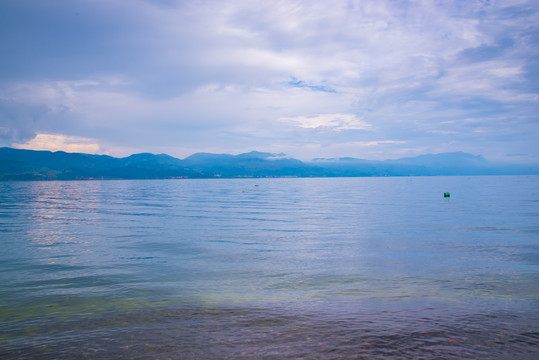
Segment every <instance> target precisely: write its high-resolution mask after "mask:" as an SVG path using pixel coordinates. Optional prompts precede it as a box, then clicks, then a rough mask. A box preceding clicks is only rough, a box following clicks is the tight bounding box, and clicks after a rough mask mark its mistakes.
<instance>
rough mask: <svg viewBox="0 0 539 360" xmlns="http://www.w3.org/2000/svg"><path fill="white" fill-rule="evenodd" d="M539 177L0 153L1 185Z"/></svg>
mask: <svg viewBox="0 0 539 360" xmlns="http://www.w3.org/2000/svg"><path fill="white" fill-rule="evenodd" d="M509 174H515V175H516V174H539V166H538V165H522V164H502V163H494V162H490V161H487V160H486V159H484V158H483V157H482V156H481V155H478V156H476V155H471V154H467V153H463V152H454V153H443V154H429V155H421V156H418V157H413V158H402V159H398V160H385V161H372V160H364V159H357V158H332V159H314V160H312V161H308V162H304V161H300V160H297V159H292V158H287V157H286V156H285V155H284V154H272V153H264V152H258V151H252V152H249V153H244V154H239V155H230V154H209V153H197V154H193V155H191V156H189V157H187V158H185V159H183V160H181V159H177V158H174V157H172V156H169V155H166V154H159V155H154V154H149V153H142V154H134V155H131V156H128V157H125V158H115V157H111V156H108V155H91V154H82V153H66V152H62V151H57V152H51V151H34V150H21V149H12V148H6V147H4V148H0V180H89V179H170V178H242V177H345V176H350V177H355V176H431V175H509Z"/></svg>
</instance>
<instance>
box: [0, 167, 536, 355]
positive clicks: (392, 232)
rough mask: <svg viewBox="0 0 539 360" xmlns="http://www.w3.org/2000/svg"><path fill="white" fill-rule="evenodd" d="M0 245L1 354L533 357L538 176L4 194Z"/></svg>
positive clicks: (94, 186)
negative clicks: (448, 196) (448, 195)
mask: <svg viewBox="0 0 539 360" xmlns="http://www.w3.org/2000/svg"><path fill="white" fill-rule="evenodd" d="M446 191H449V192H451V197H450V198H448V199H447V198H443V193H444V192H446ZM0 239H1V240H0V241H1V244H0V246H1V248H0V283H1V284H2V286H1V287H0V324H1V325H0V357H3V358H20V359H25V358H28V359H30V358H41V359H47V358H50V359H61V358H75V357H77V358H102V359H107V358H167V357H169V358H186V359H190V358H208V359H210V358H212V359H215V358H257V359H259V358H279V359H283V358H302V357H303V358H315V359H316V358H321V359H333V358H335V359H337V358H366V359H367V358H403V357H404V358H449V359H450V358H455V359H457V358H511V359H532V358H536V356H537V355H538V354H539V177H537V176H478V177H418V178H413V177H410V178H319V179H316V178H312V179H311V178H308V179H231V180H224V179H219V180H153V181H81V182H79V181H71V182H4V183H0Z"/></svg>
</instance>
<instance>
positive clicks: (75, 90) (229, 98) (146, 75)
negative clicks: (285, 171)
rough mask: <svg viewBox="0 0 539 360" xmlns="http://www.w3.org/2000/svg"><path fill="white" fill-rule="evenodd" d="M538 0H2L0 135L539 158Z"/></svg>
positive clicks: (168, 148) (40, 140) (14, 143)
mask: <svg viewBox="0 0 539 360" xmlns="http://www.w3.org/2000/svg"><path fill="white" fill-rule="evenodd" d="M537 143H539V2H538V1H536V0H530V1H526V0H500V1H495V0H492V1H489V0H461V1H456V0H455V1H449V0H444V1H441V0H440V1H436V0H417V1H406V0H403V1H397V0H387V1H382V0H372V1H371V0H332V1H326V0H318V1H317V0H305V1H294V0H284V1H278V0H276V1H262V0H259V1H251V0H237V1H236V0H230V1H223V0H178V1H175V0H130V1H125V0H122V1H120V0H118V1H115V0H1V1H0V146H11V147H19V148H29V149H49V150H65V151H71V152H76V151H80V152H88V153H99V154H103V153H105V154H110V155H113V156H125V155H129V154H132V153H138V152H152V153H168V154H170V155H173V156H176V157H179V158H184V157H186V156H188V155H190V154H192V153H195V152H213V153H233V154H237V153H241V152H247V151H251V150H259V151H268V152H279V153H280V152H284V153H286V154H287V155H289V156H291V157H296V158H300V159H311V158H315V157H339V156H353V157H360V158H367V159H390V158H399V157H405V156H415V155H419V154H424V153H440V152H449V151H465V152H469V153H472V154H475V155H478V154H482V155H483V156H485V157H486V158H487V159H492V160H510V161H530V160H531V161H534V162H539V145H538V144H537Z"/></svg>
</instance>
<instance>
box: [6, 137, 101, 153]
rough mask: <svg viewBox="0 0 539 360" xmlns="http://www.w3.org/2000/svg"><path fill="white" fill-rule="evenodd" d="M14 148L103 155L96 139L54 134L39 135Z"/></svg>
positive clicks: (14, 145) (15, 145)
mask: <svg viewBox="0 0 539 360" xmlns="http://www.w3.org/2000/svg"><path fill="white" fill-rule="evenodd" d="M13 147H14V148H16V149H27V150H49V151H65V152H70V153H87V154H100V153H101V147H100V146H99V144H98V143H97V141H96V140H95V139H89V138H85V137H79V136H66V135H53V134H37V135H36V136H35V137H34V138H33V139H31V140H29V141H27V142H26V143H24V144H13Z"/></svg>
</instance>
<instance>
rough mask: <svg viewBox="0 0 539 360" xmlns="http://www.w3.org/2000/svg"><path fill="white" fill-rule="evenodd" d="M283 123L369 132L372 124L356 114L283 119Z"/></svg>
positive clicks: (307, 127)
mask: <svg viewBox="0 0 539 360" xmlns="http://www.w3.org/2000/svg"><path fill="white" fill-rule="evenodd" d="M279 120H280V121H283V122H291V123H293V124H296V125H297V126H300V127H302V128H306V129H316V128H328V129H331V130H336V131H341V130H368V129H370V128H371V125H370V124H367V123H366V122H365V121H363V120H362V119H360V118H359V117H357V116H356V115H354V114H316V115H307V116H295V117H283V118H280V119H279Z"/></svg>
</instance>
